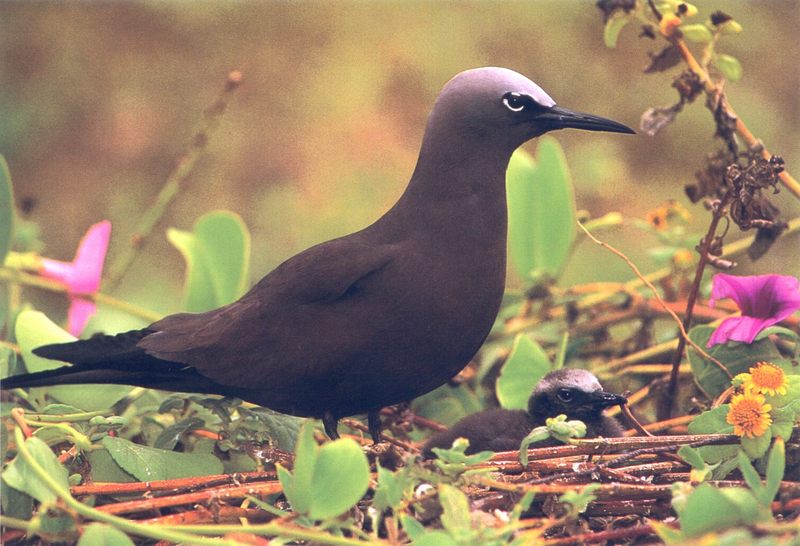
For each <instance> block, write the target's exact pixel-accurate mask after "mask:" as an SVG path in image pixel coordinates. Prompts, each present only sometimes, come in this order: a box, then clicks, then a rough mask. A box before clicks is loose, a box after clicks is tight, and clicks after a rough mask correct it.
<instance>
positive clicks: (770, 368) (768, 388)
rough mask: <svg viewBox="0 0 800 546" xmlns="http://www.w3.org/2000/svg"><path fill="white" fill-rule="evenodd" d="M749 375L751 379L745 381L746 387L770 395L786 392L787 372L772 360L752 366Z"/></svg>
mask: <svg viewBox="0 0 800 546" xmlns="http://www.w3.org/2000/svg"><path fill="white" fill-rule="evenodd" d="M748 375H749V376H750V377H749V379H745V381H744V386H745V389H747V390H750V391H753V392H755V393H760V394H768V395H770V396H776V395H779V394H780V395H783V394H786V386H787V384H788V380H787V379H786V374H785V373H783V370H782V369H780V368H779V367H778V366H776V365H775V364H773V363H772V362H759V363H757V364H756V365H755V366H753V367H752V368H750V373H749V374H748Z"/></svg>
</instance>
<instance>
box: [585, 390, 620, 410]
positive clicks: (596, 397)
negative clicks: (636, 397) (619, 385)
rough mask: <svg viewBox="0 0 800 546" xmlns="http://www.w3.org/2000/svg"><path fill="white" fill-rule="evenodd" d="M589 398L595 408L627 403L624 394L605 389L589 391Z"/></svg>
mask: <svg viewBox="0 0 800 546" xmlns="http://www.w3.org/2000/svg"><path fill="white" fill-rule="evenodd" d="M589 400H590V403H591V404H592V405H593V406H594V407H595V408H596V409H603V408H608V407H611V406H620V405H622V404H627V403H628V399H627V398H625V397H624V396H620V395H618V394H614V393H611V392H606V391H596V392H593V393H591V394H590V395H589Z"/></svg>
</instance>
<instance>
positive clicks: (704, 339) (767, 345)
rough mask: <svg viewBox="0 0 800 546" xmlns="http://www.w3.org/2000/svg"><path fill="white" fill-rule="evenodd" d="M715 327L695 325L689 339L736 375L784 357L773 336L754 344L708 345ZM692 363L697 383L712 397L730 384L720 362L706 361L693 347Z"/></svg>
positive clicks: (691, 352)
mask: <svg viewBox="0 0 800 546" xmlns="http://www.w3.org/2000/svg"><path fill="white" fill-rule="evenodd" d="M713 331H714V328H713V327H711V326H695V327H694V328H692V329H691V330H689V339H691V340H692V341H694V342H695V343H696V344H697V345H699V346H700V347H703V348H704V350H705V351H706V352H707V353H708V354H709V355H710V356H713V357H714V358H716V359H717V360H719V361H720V362H722V363H723V364H724V365H725V367H727V368H728V371H729V372H730V374H731V375H732V376H736V375H737V374H740V373H742V372H746V371H747V370H748V369H749V368H750V366H752V365H753V364H754V363H756V362H760V361H767V362H771V361H774V360H775V359H779V358H780V357H781V355H780V353H779V352H778V349H777V348H776V347H775V344H774V343H773V342H772V341H770V340H769V339H762V340H761V341H755V342H753V343H751V344H749V345H748V344H747V343H738V342H735V341H732V342H731V341H729V342H727V343H722V344H719V345H714V346H713V347H711V348H710V349H709V348H706V344H707V343H708V340H709V339H710V338H711V334H712V332H713ZM688 353H689V364H690V365H691V368H692V373H693V374H694V380H695V382H696V383H697V385H698V386H699V387H700V388H701V389H703V391H705V393H706V394H708V396H709V397H711V398H716V397H717V396H719V395H720V394H721V393H722V391H724V390H725V389H727V388H728V387H730V385H731V382H730V379H728V376H726V375H725V373H724V372H723V371H722V370H721V369H719V367H718V366H717V365H715V364H714V363H712V362H710V361H708V360H706V359H705V358H703V357H702V356H700V354H698V353H697V351H695V350H694V349H692V348H689V351H688Z"/></svg>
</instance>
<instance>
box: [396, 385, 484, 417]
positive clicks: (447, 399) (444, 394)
mask: <svg viewBox="0 0 800 546" xmlns="http://www.w3.org/2000/svg"><path fill="white" fill-rule="evenodd" d="M411 409H412V410H413V411H414V413H416V414H417V415H421V416H422V417H427V418H428V419H433V420H434V421H438V422H439V423H442V424H443V425H446V426H452V425H453V424H455V423H456V422H457V421H458V420H459V419H461V418H462V417H464V416H466V415H469V414H471V413H475V412H477V411H480V410H481V409H483V408H482V405H481V402H480V400H479V399H478V397H477V396H476V395H475V392H474V391H473V390H472V389H469V388H467V386H466V385H459V386H457V387H453V386H450V385H442V386H441V387H439V388H438V389H434V390H432V391H431V392H429V393H427V394H423V395H422V396H420V397H418V398H415V399H414V400H413V401H412V402H411Z"/></svg>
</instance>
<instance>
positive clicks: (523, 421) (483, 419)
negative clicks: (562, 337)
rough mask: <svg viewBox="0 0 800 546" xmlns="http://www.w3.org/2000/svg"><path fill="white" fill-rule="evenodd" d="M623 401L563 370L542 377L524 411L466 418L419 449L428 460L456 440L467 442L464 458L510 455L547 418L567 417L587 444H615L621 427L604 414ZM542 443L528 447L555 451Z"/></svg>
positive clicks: (588, 376)
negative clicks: (582, 428)
mask: <svg viewBox="0 0 800 546" xmlns="http://www.w3.org/2000/svg"><path fill="white" fill-rule="evenodd" d="M626 402H627V400H626V399H625V397H623V396H619V395H617V394H613V393H610V392H606V391H604V390H603V387H602V386H601V385H600V381H598V380H597V377H595V376H594V374H592V373H591V372H589V371H586V370H581V369H577V368H563V369H561V370H556V371H554V372H550V373H549V374H547V375H545V376H544V377H543V378H542V379H541V380H540V381H539V383H537V384H536V388H535V389H534V390H533V393H532V394H531V397H530V398H529V399H528V409H527V410H509V409H502V408H496V409H489V410H484V411H479V412H477V413H473V414H472V415H467V416H466V417H464V418H463V419H461V420H460V421H458V422H457V423H456V424H455V425H453V426H452V427H451V428H450V429H448V430H445V431H442V432H439V433H437V434H434V435H433V436H431V437H430V438H429V439H428V441H427V442H425V444H424V445H423V447H422V455H423V456H424V457H426V458H432V457H434V456H435V455H434V454H433V451H432V449H433V448H435V447H439V448H444V449H447V448H449V447H450V446H452V445H453V441H454V440H455V439H456V438H466V439H467V440H469V447H467V450H466V453H467V454H468V455H471V454H473V453H477V452H479V451H484V450H489V451H511V450H515V449H519V446H520V443H521V442H522V440H523V438H525V436H527V435H528V433H529V432H530V431H531V430H532V429H533V428H535V427H538V426H541V425H544V424H545V421H546V420H547V418H548V417H555V416H557V415H562V414H563V415H566V416H567V419H577V420H579V421H583V422H584V424H585V425H586V436H585V437H586V438H596V437H598V436H603V437H605V438H615V437H618V436H622V432H623V429H622V426H621V425H620V424H619V422H618V421H617V420H616V419H614V418H613V417H609V416H608V415H604V414H603V410H604V409H606V408H608V407H610V406H618V405H620V404H624V403H626ZM559 443H560V442H558V441H555V440H549V439H548V440H544V441H542V442H537V443H536V444H533V445H531V447H545V446H551V445H558V444H559Z"/></svg>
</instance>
